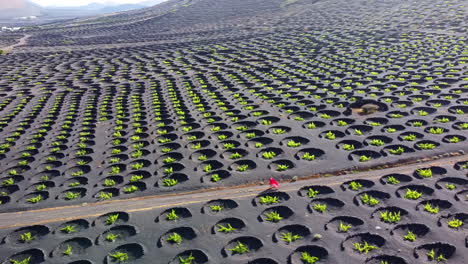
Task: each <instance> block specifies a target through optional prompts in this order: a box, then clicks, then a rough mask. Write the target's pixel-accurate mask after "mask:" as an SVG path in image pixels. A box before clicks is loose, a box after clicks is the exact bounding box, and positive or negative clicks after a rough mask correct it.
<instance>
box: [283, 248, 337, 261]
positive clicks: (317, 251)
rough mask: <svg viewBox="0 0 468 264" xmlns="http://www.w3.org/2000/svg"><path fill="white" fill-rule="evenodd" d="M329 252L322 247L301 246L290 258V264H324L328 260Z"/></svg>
mask: <svg viewBox="0 0 468 264" xmlns="http://www.w3.org/2000/svg"><path fill="white" fill-rule="evenodd" d="M328 254H329V253H328V250H326V249H325V248H323V247H321V246H315V245H314V246H312V245H310V246H309V245H307V246H300V247H298V248H296V249H295V250H294V252H293V253H291V255H289V257H288V264H303V263H316V262H318V263H322V262H326V260H327V258H328Z"/></svg>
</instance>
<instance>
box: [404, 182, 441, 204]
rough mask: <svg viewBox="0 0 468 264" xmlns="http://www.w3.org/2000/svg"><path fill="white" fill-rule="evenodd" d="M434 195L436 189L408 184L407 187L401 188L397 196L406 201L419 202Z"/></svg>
mask: <svg viewBox="0 0 468 264" xmlns="http://www.w3.org/2000/svg"><path fill="white" fill-rule="evenodd" d="M433 193H434V189H432V188H431V187H427V186H425V185H422V184H408V185H405V186H401V187H399V188H398V189H397V190H396V191H395V194H396V196H397V197H399V198H404V199H406V200H412V201H417V200H421V199H423V198H427V197H429V196H431V195H432V194H433Z"/></svg>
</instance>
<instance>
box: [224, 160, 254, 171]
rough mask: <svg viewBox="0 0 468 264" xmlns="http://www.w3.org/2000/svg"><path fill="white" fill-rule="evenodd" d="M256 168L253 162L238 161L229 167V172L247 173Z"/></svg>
mask: <svg viewBox="0 0 468 264" xmlns="http://www.w3.org/2000/svg"><path fill="white" fill-rule="evenodd" d="M255 168H257V164H256V163H255V162H254V161H253V160H247V159H245V160H239V161H236V162H234V163H232V164H231V165H229V168H228V169H229V170H231V171H233V172H236V173H248V172H249V171H251V170H254V169H255Z"/></svg>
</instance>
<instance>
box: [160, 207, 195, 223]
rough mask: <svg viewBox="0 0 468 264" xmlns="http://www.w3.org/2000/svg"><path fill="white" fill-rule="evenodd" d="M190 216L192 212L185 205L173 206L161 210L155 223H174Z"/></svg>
mask: <svg viewBox="0 0 468 264" xmlns="http://www.w3.org/2000/svg"><path fill="white" fill-rule="evenodd" d="M190 217H192V213H191V212H190V211H189V209H187V208H185V207H174V208H170V209H167V210H165V211H164V212H162V213H161V215H159V216H158V217H157V218H156V219H155V221H156V223H175V222H180V221H181V220H184V219H187V218H190Z"/></svg>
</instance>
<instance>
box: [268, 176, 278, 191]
mask: <svg viewBox="0 0 468 264" xmlns="http://www.w3.org/2000/svg"><path fill="white" fill-rule="evenodd" d="M270 187H271V188H275V189H278V188H279V183H278V182H277V181H276V180H275V179H273V178H270Z"/></svg>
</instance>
